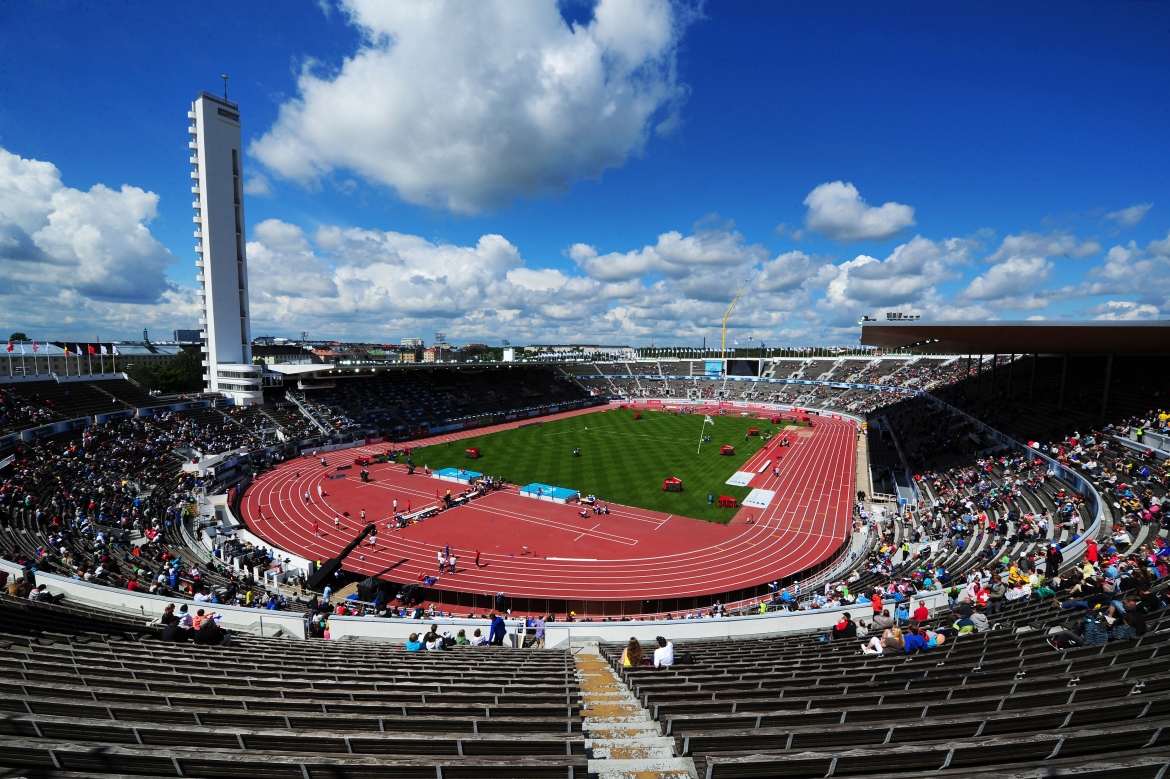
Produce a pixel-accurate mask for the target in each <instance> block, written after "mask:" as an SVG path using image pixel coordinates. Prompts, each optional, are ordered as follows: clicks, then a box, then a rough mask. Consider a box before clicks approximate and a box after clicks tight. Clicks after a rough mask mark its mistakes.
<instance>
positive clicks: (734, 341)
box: [731, 338, 739, 346]
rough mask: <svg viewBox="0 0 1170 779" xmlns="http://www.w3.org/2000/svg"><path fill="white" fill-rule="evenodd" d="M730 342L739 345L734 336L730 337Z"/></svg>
mask: <svg viewBox="0 0 1170 779" xmlns="http://www.w3.org/2000/svg"><path fill="white" fill-rule="evenodd" d="M731 342H732V343H733V344H735V345H736V346H739V341H737V340H735V339H734V338H732V339H731Z"/></svg>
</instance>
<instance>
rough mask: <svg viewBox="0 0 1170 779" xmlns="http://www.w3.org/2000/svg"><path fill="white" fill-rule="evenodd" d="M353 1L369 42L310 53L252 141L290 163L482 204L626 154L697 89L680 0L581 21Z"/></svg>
mask: <svg viewBox="0 0 1170 779" xmlns="http://www.w3.org/2000/svg"><path fill="white" fill-rule="evenodd" d="M343 7H344V10H345V12H346V13H347V14H348V16H349V19H350V21H351V23H352V24H354V25H355V26H357V27H358V28H359V29H360V30H361V32H362V35H363V42H362V44H361V46H360V47H359V49H358V51H357V52H356V53H355V54H354V55H353V56H352V57H350V58H348V59H346V60H345V62H344V64H343V65H342V66H341V67H340V69H339V70H337V72H334V73H328V74H318V73H316V72H314V67H313V65H314V63H309V64H308V65H306V67H305V68H304V70H303V71H302V73H301V75H300V77H299V79H298V93H299V94H298V97H296V98H295V99H292V100H289V101H288V102H286V103H285V104H284V105H283V106H281V109H280V115H279V118H278V119H277V121H276V123H275V124H274V125H273V127H272V128H271V129H270V130H269V131H268V132H267V133H266V134H265V135H264V136H263V137H262V138H260V139H259V140H258V141H257V142H255V143H254V144H253V146H252V153H253V154H254V155H255V156H256V157H257V158H258V159H259V160H260V161H261V162H263V163H264V165H266V166H267V167H268V169H269V170H271V171H272V172H274V173H276V174H277V175H279V176H282V177H284V178H289V179H294V180H297V181H300V182H302V183H312V182H315V181H316V180H318V179H320V178H321V177H322V176H326V175H328V174H329V173H330V172H331V171H334V170H337V169H348V170H353V171H355V172H356V173H358V174H359V175H360V176H362V177H364V178H365V179H367V180H368V181H371V182H375V183H380V184H385V185H388V186H390V187H393V188H394V189H395V190H396V191H397V192H398V194H399V196H401V197H402V198H403V199H404V200H407V201H409V202H411V203H416V204H425V205H430V206H435V207H440V208H445V209H450V210H453V211H458V212H476V211H481V210H483V209H486V208H491V207H494V206H498V205H501V204H504V203H507V202H508V201H510V200H511V199H513V198H515V197H517V196H526V195H527V196H531V195H541V194H546V193H557V192H564V191H566V190H568V189H569V188H570V187H571V186H572V184H573V183H574V182H575V181H578V180H580V179H585V178H597V177H599V176H600V175H601V174H602V172H603V171H604V170H605V169H606V168H610V167H615V166H620V165H622V164H623V163H624V162H625V161H626V160H627V159H628V158H629V157H630V156H633V155H638V154H640V153H641V152H642V150H643V148H644V147H645V144H646V142H647V140H648V138H649V136H650V134H651V132H652V131H654V129H655V127H656V126H657V127H660V128H661V127H662V126H664V125H668V124H670V123H671V122H672V121H673V114H674V111H675V110H676V108H677V106H678V104H679V103H680V102H681V100H682V98H683V97H684V95H685V88H684V87H682V86H681V85H680V84H679V83H678V81H677V78H676V74H675V66H676V52H677V46H678V40H679V36H680V34H681V28H682V27H683V26H684V25H685V23H686V21H687V20H686V19H685V18H682V17H683V16H684V15H685V14H683V13H680V12H678V11H677V10H676V9H675V8H674V7H673V6H672V5H671V4H670V3H669V2H668V1H667V0H643V1H642V2H633V1H632V0H600V2H598V4H597V6H596V7H595V8H594V11H593V19H592V20H591V21H590V22H589V23H588V24H585V25H573V26H572V27H570V26H569V25H568V24H567V23H566V22H565V20H564V19H563V18H562V16H561V14H560V11H559V9H558V7H557V3H556V2H555V0H484V2H476V3H459V2H432V3H423V4H418V3H409V2H382V0H346V2H344V3H343Z"/></svg>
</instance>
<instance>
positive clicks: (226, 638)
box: [192, 612, 231, 646]
mask: <svg viewBox="0 0 1170 779" xmlns="http://www.w3.org/2000/svg"><path fill="white" fill-rule="evenodd" d="M216 616H218V615H216V614H215V613H214V612H212V613H211V614H208V615H206V616H205V617H204V618H203V622H202V623H201V624H200V625H199V627H198V628H196V629H195V633H194V635H193V636H192V639H193V640H194V641H195V643H196V644H200V645H203V646H229V645H230V644H231V635H229V634H228V632H227V631H226V630H224V629H223V628H221V627H220V626H219V624H218V623H217V622H216V620H215V618H216Z"/></svg>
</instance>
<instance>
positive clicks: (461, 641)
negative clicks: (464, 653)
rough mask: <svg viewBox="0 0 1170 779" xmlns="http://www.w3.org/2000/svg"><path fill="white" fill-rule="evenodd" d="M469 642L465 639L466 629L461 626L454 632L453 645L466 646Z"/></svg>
mask: <svg viewBox="0 0 1170 779" xmlns="http://www.w3.org/2000/svg"><path fill="white" fill-rule="evenodd" d="M470 643H471V642H470V641H468V640H467V631H466V630H463V629H462V628H460V629H459V632H458V633H456V634H455V646H467V645H468V644H470Z"/></svg>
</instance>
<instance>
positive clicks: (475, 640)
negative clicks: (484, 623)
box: [471, 628, 488, 646]
mask: <svg viewBox="0 0 1170 779" xmlns="http://www.w3.org/2000/svg"><path fill="white" fill-rule="evenodd" d="M487 642H488V640H487V637H486V636H484V635H483V634H482V633H480V631H479V628H476V629H475V632H474V633H472V634H471V645H472V646H484V645H486V644H487Z"/></svg>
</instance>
